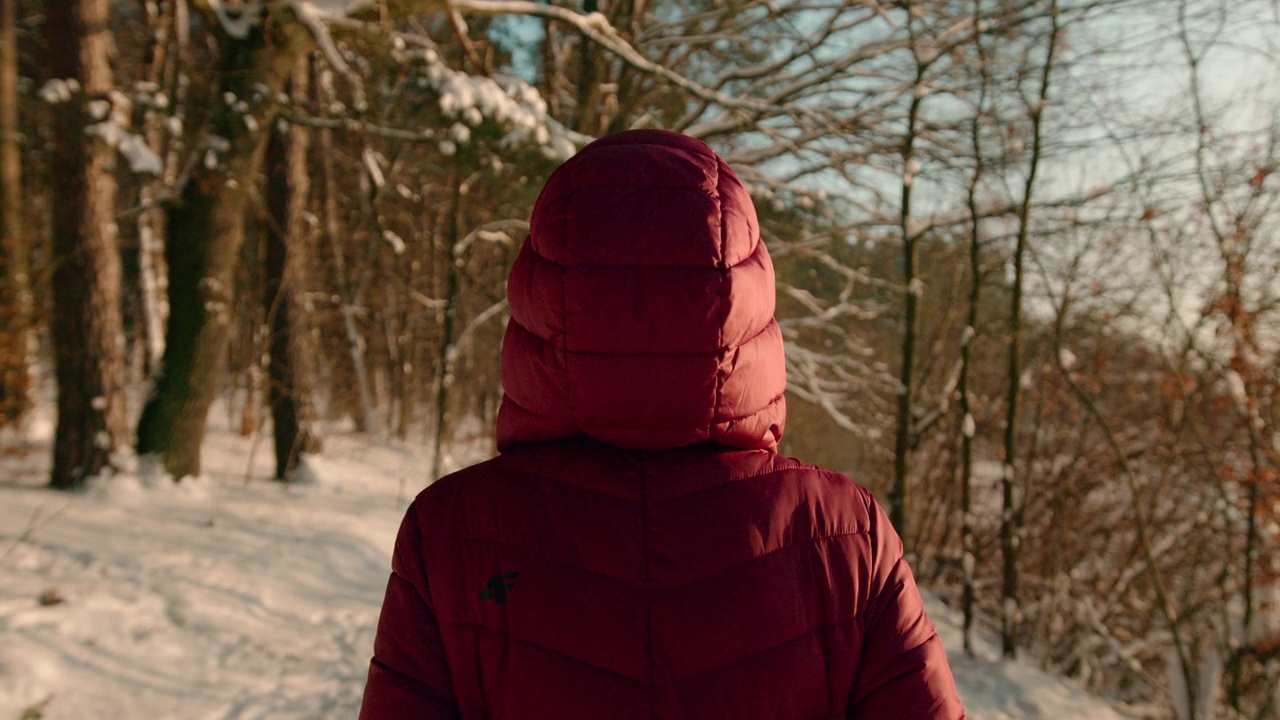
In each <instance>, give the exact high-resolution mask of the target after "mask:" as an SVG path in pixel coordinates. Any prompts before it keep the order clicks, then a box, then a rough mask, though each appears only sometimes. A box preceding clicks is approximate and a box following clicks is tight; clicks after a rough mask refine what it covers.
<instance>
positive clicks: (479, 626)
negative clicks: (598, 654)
mask: <svg viewBox="0 0 1280 720" xmlns="http://www.w3.org/2000/svg"><path fill="white" fill-rule="evenodd" d="M438 622H440V623H441V624H442V625H452V626H454V627H464V628H473V629H476V630H483V631H485V632H490V633H494V634H497V635H504V636H506V637H508V638H510V639H511V640H512V641H514V642H517V643H520V644H521V645H528V646H530V647H535V648H538V649H539V650H545V651H546V652H549V653H551V654H552V655H556V656H557V657H562V658H565V659H566V660H569V661H571V662H576V663H581V664H583V665H586V666H588V667H592V668H595V669H597V670H603V671H605V672H607V673H609V674H610V675H615V676H617V677H620V678H622V679H624V680H627V681H630V682H633V683H636V684H638V685H644V681H643V680H640V679H637V678H634V677H631V676H630V675H627V674H626V673H624V672H620V671H618V670H614V669H613V668H610V667H606V666H604V665H599V664H597V663H594V662H592V661H590V660H586V659H584V658H580V657H577V656H576V655H571V654H569V653H567V652H565V651H563V650H557V649H555V648H553V647H551V646H549V645H546V644H543V643H540V642H538V641H536V640H530V639H529V638H522V637H519V636H516V635H512V634H511V633H510V632H508V631H506V630H501V629H498V628H494V627H489V626H488V625H485V624H484V623H479V622H475V621H472V620H439V621H438Z"/></svg>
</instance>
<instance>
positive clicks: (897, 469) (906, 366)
mask: <svg viewBox="0 0 1280 720" xmlns="http://www.w3.org/2000/svg"><path fill="white" fill-rule="evenodd" d="M926 68H927V66H926V65H925V64H924V63H921V62H917V64H916V83H915V84H916V85H917V86H919V85H921V83H923V82H924V73H925V70H926ZM923 98H924V95H922V94H921V93H914V94H913V95H912V96H911V106H910V108H909V109H908V111H907V132H906V137H905V138H904V139H903V141H902V164H903V172H902V201H901V203H902V204H901V207H900V209H899V217H898V222H899V230H900V231H901V233H902V274H903V277H902V281H903V285H904V288H905V290H906V293H905V300H904V302H905V307H904V309H903V316H904V317H903V331H902V366H901V367H900V369H899V376H898V381H899V383H900V387H899V388H898V425H897V433H896V435H895V438H894V453H893V485H892V486H890V488H889V520H890V521H891V522H892V523H893V527H894V528H895V529H897V531H898V535H900V536H901V537H902V542H903V544H904V545H905V544H906V543H908V542H909V541H908V539H907V477H908V475H909V473H910V470H911V449H912V448H911V446H912V435H913V433H914V432H915V427H914V426H915V423H914V417H913V407H912V406H913V405H914V403H915V357H916V329H917V325H918V324H919V321H918V320H917V317H916V316H917V314H918V311H919V305H920V294H921V293H920V288H919V283H920V280H919V278H917V277H916V260H917V258H918V255H919V251H918V248H917V242H918V238H917V237H916V236H915V232H914V230H913V229H912V227H911V188H912V184H913V183H914V181H915V175H916V173H917V169H916V164H917V160H916V155H915V141H916V124H917V122H918V121H919V118H920V104H921V100H922V99H923Z"/></svg>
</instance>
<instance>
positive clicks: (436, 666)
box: [360, 503, 459, 720]
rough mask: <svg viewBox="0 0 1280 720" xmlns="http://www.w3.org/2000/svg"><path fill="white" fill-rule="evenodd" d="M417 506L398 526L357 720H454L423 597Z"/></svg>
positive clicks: (436, 633)
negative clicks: (404, 719)
mask: <svg viewBox="0 0 1280 720" xmlns="http://www.w3.org/2000/svg"><path fill="white" fill-rule="evenodd" d="M421 527H422V526H421V524H420V522H419V519H418V510H417V504H416V503H415V504H414V505H411V506H410V507H409V511H408V512H407V513H406V514H405V518H404V522H403V523H401V525H400V533H399V535H398V536H397V538H396V547H395V552H394V554H393V555H392V558H391V579H390V580H389V581H388V582H387V594H386V598H385V599H384V600H383V601H382V615H381V616H380V617H379V618H378V631H377V635H376V636H375V637H374V640H373V661H372V662H371V663H370V666H369V680H368V683H367V684H366V685H365V689H364V701H363V703H362V705H361V707H360V720H395V719H396V718H406V719H408V718H414V720H446V718H448V719H454V718H458V717H459V714H458V709H457V701H456V699H455V697H454V691H453V686H452V683H451V681H450V678H449V667H448V664H447V663H446V661H445V655H444V645H443V643H442V642H441V639H440V627H439V625H438V624H437V623H436V615H435V609H434V608H433V607H432V603H431V595H430V594H429V593H428V591H427V574H426V569H425V566H424V564H423V557H422V533H421Z"/></svg>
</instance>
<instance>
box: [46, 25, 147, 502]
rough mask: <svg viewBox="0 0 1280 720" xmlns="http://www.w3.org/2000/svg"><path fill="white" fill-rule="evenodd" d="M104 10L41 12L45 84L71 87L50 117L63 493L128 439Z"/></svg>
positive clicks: (114, 107) (115, 102)
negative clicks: (54, 169) (55, 166)
mask: <svg viewBox="0 0 1280 720" xmlns="http://www.w3.org/2000/svg"><path fill="white" fill-rule="evenodd" d="M108 7H109V1H108V0H70V1H68V2H56V3H49V4H48V5H47V6H46V8H45V13H46V18H45V28H44V34H45V45H46V49H47V51H48V55H47V56H46V60H45V62H46V67H47V68H48V69H49V72H50V73H51V75H52V76H53V78H55V79H54V80H52V81H51V82H52V83H61V84H62V86H63V87H64V88H65V87H66V86H67V85H68V84H74V87H72V88H70V90H71V95H70V98H69V99H70V100H71V103H70V105H69V106H67V107H63V108H59V110H60V112H55V113H54V118H53V133H54V142H55V152H56V154H57V158H58V163H59V170H58V172H55V173H53V195H54V198H55V199H56V202H57V203H58V211H57V212H56V213H55V214H54V219H53V248H54V253H55V258H54V270H53V298H54V304H53V322H52V326H53V343H54V353H55V358H56V364H57V370H56V377H57V380H58V427H57V431H56V435H55V439H54V448H53V475H52V478H51V480H50V484H51V485H52V486H53V487H56V488H63V489H70V488H76V487H79V486H80V485H81V484H82V483H83V482H84V481H85V480H86V479H87V478H89V477H91V476H94V475H96V474H98V473H99V472H101V471H102V470H104V469H106V468H110V467H111V466H112V454H113V452H114V451H115V450H116V449H117V448H118V447H119V446H121V445H124V444H126V438H127V435H128V431H127V428H126V425H125V397H124V385H125V367H124V330H123V325H122V322H121V317H120V254H119V250H118V248H117V246H116V233H117V229H116V219H115V195H116V184H115V179H114V178H113V177H112V175H111V167H112V165H113V163H114V154H115V151H114V150H113V148H112V147H111V146H110V145H109V144H108V143H107V142H106V140H105V138H104V137H103V136H104V135H105V134H108V133H109V132H111V129H112V124H115V125H117V126H118V125H119V123H120V122H121V120H122V118H121V115H122V114H123V113H125V112H127V110H126V108H124V107H122V106H123V105H125V104H126V101H125V100H124V99H123V98H122V97H121V96H119V95H118V94H114V93H113V92H112V91H113V86H112V73H111V66H110V62H109V54H110V44H111V36H110V33H109V30H108V28H107V14H108ZM51 95H53V96H56V95H57V93H56V92H54V93H51ZM64 97H65V96H64ZM124 118H126V119H127V115H124Z"/></svg>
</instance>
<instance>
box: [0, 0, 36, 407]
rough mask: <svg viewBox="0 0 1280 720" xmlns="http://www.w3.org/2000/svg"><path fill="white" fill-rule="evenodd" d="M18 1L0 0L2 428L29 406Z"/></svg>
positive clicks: (28, 304) (28, 311) (28, 300)
mask: <svg viewBox="0 0 1280 720" xmlns="http://www.w3.org/2000/svg"><path fill="white" fill-rule="evenodd" d="M16 5H17V0H0V317H2V318H3V320H2V321H0V428H3V427H5V426H7V425H11V424H13V423H16V422H18V421H20V420H21V419H22V417H23V416H24V415H25V414H26V412H27V410H28V409H29V408H30V407H31V388H30V382H31V372H30V370H29V368H28V355H29V354H30V350H29V347H30V344H31V338H30V329H29V328H30V325H31V320H32V318H31V312H32V307H31V291H30V278H29V274H28V270H27V262H28V261H27V255H28V252H29V248H28V245H27V236H26V233H25V232H24V223H23V218H22V214H23V197H22V148H23V144H24V143H23V138H22V130H21V128H20V127H19V124H18V40H17V35H16V32H15V31H16V24H17V15H16V13H15V6H16Z"/></svg>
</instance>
